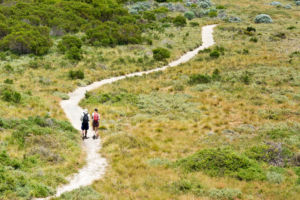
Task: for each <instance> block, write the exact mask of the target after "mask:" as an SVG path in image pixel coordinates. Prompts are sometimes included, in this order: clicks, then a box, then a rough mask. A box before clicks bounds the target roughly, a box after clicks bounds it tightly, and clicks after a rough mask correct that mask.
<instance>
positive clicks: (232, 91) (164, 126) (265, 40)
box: [81, 0, 300, 199]
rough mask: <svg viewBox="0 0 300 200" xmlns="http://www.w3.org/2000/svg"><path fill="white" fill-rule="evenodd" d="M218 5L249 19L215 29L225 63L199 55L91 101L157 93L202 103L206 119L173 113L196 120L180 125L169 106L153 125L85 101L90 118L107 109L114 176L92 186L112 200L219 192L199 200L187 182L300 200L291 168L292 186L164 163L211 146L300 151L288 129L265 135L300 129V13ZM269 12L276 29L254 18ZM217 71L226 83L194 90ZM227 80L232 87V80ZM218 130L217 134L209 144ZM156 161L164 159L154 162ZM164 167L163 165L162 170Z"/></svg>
mask: <svg viewBox="0 0 300 200" xmlns="http://www.w3.org/2000/svg"><path fill="white" fill-rule="evenodd" d="M215 3H220V4H222V5H225V6H226V7H228V10H227V12H228V13H229V14H230V15H236V16H238V17H240V18H241V19H242V20H243V22H242V23H239V24H234V23H226V24H225V23H221V24H219V25H218V27H217V28H215V33H214V38H215V40H216V42H217V44H218V45H222V46H223V47H225V49H226V50H225V55H224V56H221V57H220V58H219V59H217V60H211V59H206V57H208V54H207V53H206V54H205V53H203V54H199V55H198V56H197V57H196V58H194V59H193V61H192V62H189V63H187V64H184V65H182V66H180V67H177V68H176V69H169V70H166V71H165V72H164V73H163V74H155V75H149V76H146V77H141V78H133V79H127V80H122V81H120V82H118V83H115V84H112V85H107V86H104V87H102V88H101V89H99V90H96V91H94V92H93V93H92V94H93V95H94V96H98V95H99V94H103V93H110V94H119V93H120V92H121V91H124V89H126V90H127V91H128V93H132V94H134V95H137V96H138V95H139V94H145V95H150V93H151V92H157V93H167V94H170V95H174V94H175V93H179V94H183V93H185V94H190V95H191V96H193V98H192V99H190V100H189V101H192V102H196V103H200V104H201V105H199V106H196V107H195V108H198V109H200V110H201V114H200V116H199V118H196V119H195V118H192V117H189V113H188V111H186V112H183V113H180V112H174V113H173V114H175V115H179V116H183V115H184V114H187V116H185V117H183V118H182V119H176V118H175V119H172V117H169V116H168V114H169V112H167V111H163V110H164V109H165V108H166V107H168V106H169V104H168V103H165V104H162V105H161V107H159V106H158V107H156V109H157V110H161V111H162V112H161V113H159V114H153V113H152V115H151V116H147V115H149V113H147V110H145V109H138V108H137V107H136V106H131V105H130V104H128V103H126V102H125V103H124V102H121V103H117V104H112V105H110V103H109V102H108V103H106V105H105V104H101V103H99V102H98V103H96V102H95V101H94V100H93V101H94V102H93V101H92V100H86V101H83V102H82V103H81V105H82V106H86V107H88V108H89V109H92V108H94V107H98V108H99V110H100V113H101V114H102V118H103V119H105V120H106V121H103V122H102V125H103V126H105V127H103V129H104V128H106V129H107V130H104V131H102V133H101V136H102V137H103V149H102V154H104V155H105V156H106V157H107V158H108V160H109V163H110V166H111V167H110V168H109V169H108V171H107V173H106V175H105V177H104V178H103V179H102V180H99V181H97V182H96V183H94V185H93V186H94V188H96V190H98V191H99V192H100V193H101V194H102V195H104V196H105V198H106V199H124V198H125V199H145V198H149V199H208V196H209V194H210V193H205V194H204V195H203V194H198V193H195V192H194V191H193V190H188V189H187V190H185V189H182V188H184V186H182V187H181V186H178V184H176V181H177V182H178V181H179V182H180V181H181V182H184V181H185V180H187V181H188V182H190V183H193V178H196V179H197V181H198V182H199V183H201V184H203V185H204V186H203V188H204V189H203V190H204V191H205V190H206V191H208V190H209V189H210V188H219V189H220V188H239V189H241V191H242V193H243V195H242V197H241V198H242V199H251V198H254V199H287V198H288V199H298V196H299V186H298V185H297V184H295V181H296V180H297V175H296V174H295V173H294V171H293V170H292V169H291V168H286V169H285V172H284V175H283V176H284V177H285V180H284V182H282V183H281V184H274V183H270V182H268V181H249V182H246V181H239V180H237V179H234V178H230V177H210V176H208V175H206V174H204V173H202V172H201V171H200V172H194V173H189V174H187V173H185V172H184V171H182V170H181V168H170V167H168V165H165V164H164V162H166V161H165V160H164V159H167V161H168V162H169V161H176V160H177V159H180V158H184V157H186V156H188V155H191V154H193V153H195V152H197V151H199V150H201V149H204V148H210V147H223V146H231V147H233V149H234V150H235V151H236V152H240V153H244V152H245V151H246V150H248V149H249V148H250V147H252V146H258V145H261V144H263V143H264V142H266V141H273V142H283V143H284V144H285V145H287V146H288V148H289V149H290V150H291V151H292V152H294V153H297V152H298V151H299V148H298V147H297V145H296V143H288V142H286V141H287V140H289V139H290V137H291V136H292V135H293V134H292V133H291V130H290V129H289V128H288V131H287V132H288V133H289V134H288V135H285V136H278V135H276V134H275V135H272V134H273V133H271V135H268V134H266V133H265V132H263V131H262V128H261V127H262V126H263V125H266V126H267V124H268V123H276V124H277V123H279V122H282V123H285V122H287V124H288V126H289V123H292V122H294V123H296V122H299V118H298V113H299V109H298V104H299V102H298V99H297V97H296V95H295V94H297V93H298V87H297V77H298V76H299V75H298V73H299V63H300V60H299V57H297V56H294V57H293V58H290V57H289V55H290V54H291V53H292V52H293V51H299V46H298V44H299V30H300V27H299V25H298V24H297V23H296V22H297V21H298V20H299V17H300V16H299V7H298V8H297V7H295V6H294V9H293V10H286V9H282V8H281V9H280V8H275V7H273V6H268V5H263V4H264V3H269V2H267V1H263V2H262V1H245V0H242V1H234V2H232V1H216V2H215ZM282 3H285V4H287V3H290V1H284V2H282ZM260 13H267V14H269V15H270V16H271V17H272V18H273V20H274V23H273V24H254V22H253V21H254V18H255V16H256V15H257V14H260ZM247 26H253V27H255V28H256V29H257V32H256V33H255V37H257V38H258V42H257V43H253V42H249V39H250V38H251V37H252V36H247V35H245V34H243V31H242V33H239V30H245V28H246V27H247ZM289 26H296V29H293V30H287V27H289ZM278 32H283V33H285V34H286V39H279V38H274V37H273V35H274V34H276V33H278ZM258 33H261V35H260V34H258ZM243 49H247V50H249V52H250V53H249V54H247V55H243V54H242V53H240V52H243ZM216 68H218V69H220V70H221V77H222V79H223V81H222V82H221V83H210V84H207V87H208V89H206V90H205V91H203V92H194V91H193V89H192V88H193V87H194V86H191V85H189V84H187V78H186V76H189V75H191V74H195V73H202V74H205V73H208V74H211V73H212V72H213V70H214V69H216ZM246 71H248V72H246ZM246 73H248V74H250V75H249V76H250V83H249V84H245V83H244V82H243V81H242V80H243V78H242V77H243V74H246ZM290 77H294V79H290ZM228 78H230V79H231V81H226V79H228ZM177 85H183V86H184V90H183V91H176V88H178V87H177ZM179 88H180V87H179ZM181 88H182V87H181ZM280 95H282V96H280ZM283 96H285V97H283ZM150 97H151V95H150ZM151 98H153V97H151ZM173 98H174V100H176V98H175V97H173ZM154 100H157V99H154V98H153V101H154ZM147 106H151V105H150V104H147ZM179 107H180V105H179ZM172 112H173V111H172ZM109 120H114V121H109ZM242 124H248V125H254V126H255V128H256V130H255V131H254V132H252V134H250V133H249V130H241V129H240V128H239V125H242ZM270 127H274V125H271V126H269V129H270V130H271V128H270ZM289 127H291V126H289ZM225 129H231V130H235V131H236V133H237V135H235V136H234V135H233V136H229V137H228V136H227V135H224V134H223V133H222V131H223V130H225ZM267 129H268V128H267ZM210 131H213V132H214V133H216V135H215V136H209V135H207V133H208V132H210ZM118 132H119V135H118V134H117V133H118ZM122 133H123V134H122ZM132 138H136V139H137V140H135V139H132ZM128 140H129V141H130V142H128ZM140 140H141V141H142V142H141V141H140ZM153 158H159V159H161V160H159V161H157V162H155V161H153ZM151 159H152V160H151ZM168 162H167V163H168ZM155 163H158V164H157V165H158V166H153V165H156V164H155ZM260 165H261V166H262V167H263V168H264V169H265V170H269V169H270V166H269V165H268V164H266V163H261V164H260ZM197 181H196V182H197ZM174 185H175V186H174ZM179 185H180V184H179ZM182 185H184V184H182ZM248 195H251V196H252V197H251V196H248Z"/></svg>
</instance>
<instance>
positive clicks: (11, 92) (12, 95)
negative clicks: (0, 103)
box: [0, 80, 22, 103]
mask: <svg viewBox="0 0 300 200" xmlns="http://www.w3.org/2000/svg"><path fill="white" fill-rule="evenodd" d="M7 83H8V80H6V84H7ZM12 83H13V82H12V80H9V84H12ZM0 97H1V98H2V99H3V100H4V101H7V102H13V103H20V102H21V99H22V95H21V93H19V92H18V91H16V90H15V89H13V88H12V87H10V86H8V85H6V86H4V87H2V88H0Z"/></svg>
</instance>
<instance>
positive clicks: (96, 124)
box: [92, 108, 100, 139]
mask: <svg viewBox="0 0 300 200" xmlns="http://www.w3.org/2000/svg"><path fill="white" fill-rule="evenodd" d="M92 119H93V130H94V131H95V135H94V136H93V139H98V137H99V135H98V127H99V121H100V114H99V113H98V109H97V108H95V112H94V113H93V114H92Z"/></svg>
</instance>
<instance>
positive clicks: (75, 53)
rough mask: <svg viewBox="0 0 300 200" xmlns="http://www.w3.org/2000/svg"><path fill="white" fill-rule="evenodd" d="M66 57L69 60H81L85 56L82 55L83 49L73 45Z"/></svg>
mask: <svg viewBox="0 0 300 200" xmlns="http://www.w3.org/2000/svg"><path fill="white" fill-rule="evenodd" d="M66 58H67V59H69V60H76V61H79V60H81V59H82V58H83V56H82V50H81V49H78V48H77V47H71V48H70V49H69V50H68V51H67V52H66Z"/></svg>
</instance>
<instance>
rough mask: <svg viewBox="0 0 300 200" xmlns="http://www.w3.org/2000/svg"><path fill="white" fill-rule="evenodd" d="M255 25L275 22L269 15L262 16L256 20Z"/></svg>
mask: <svg viewBox="0 0 300 200" xmlns="http://www.w3.org/2000/svg"><path fill="white" fill-rule="evenodd" d="M255 23H273V20H272V18H271V17H270V16H269V15H266V14H260V15H258V16H257V17H256V18H255Z"/></svg>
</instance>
